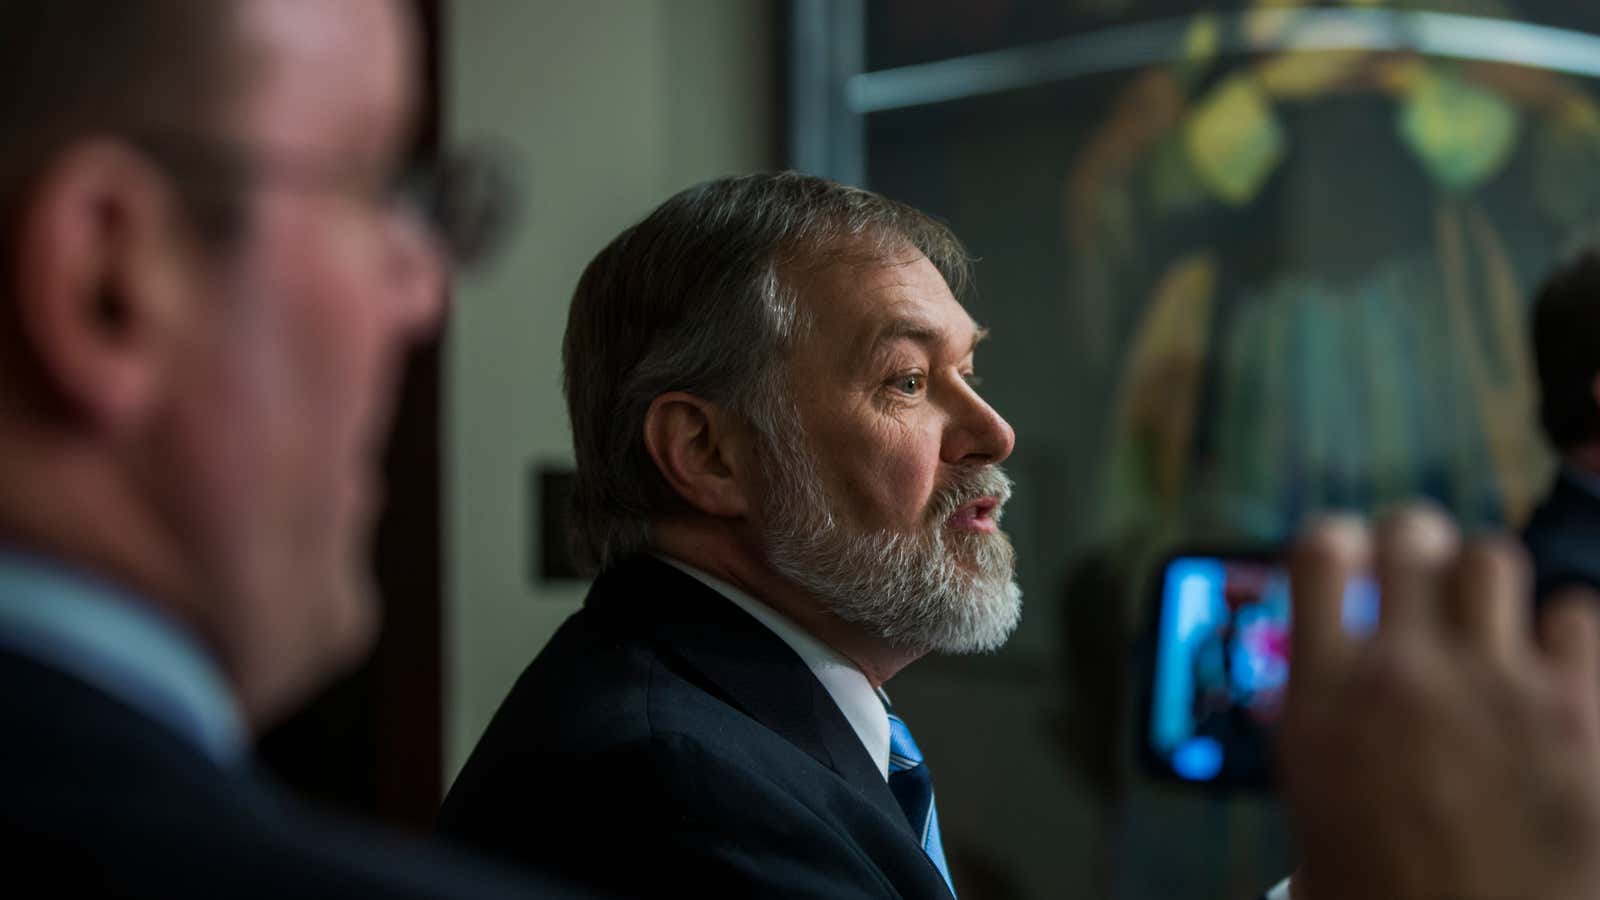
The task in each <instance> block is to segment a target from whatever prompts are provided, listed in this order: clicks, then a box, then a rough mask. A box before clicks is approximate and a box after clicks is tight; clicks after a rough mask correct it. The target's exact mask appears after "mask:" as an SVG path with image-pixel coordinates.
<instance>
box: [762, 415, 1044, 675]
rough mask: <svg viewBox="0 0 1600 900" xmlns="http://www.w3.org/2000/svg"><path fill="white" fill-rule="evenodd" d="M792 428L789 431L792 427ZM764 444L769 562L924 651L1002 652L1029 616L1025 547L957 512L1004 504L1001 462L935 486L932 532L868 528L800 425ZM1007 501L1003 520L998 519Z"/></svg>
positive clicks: (844, 611)
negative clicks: (825, 473) (833, 491)
mask: <svg viewBox="0 0 1600 900" xmlns="http://www.w3.org/2000/svg"><path fill="white" fill-rule="evenodd" d="M784 430H786V431H787V430H790V429H788V428H786V429H784ZM793 430H794V431H795V432H796V433H795V434H788V435H784V434H780V435H778V436H777V438H776V439H775V440H773V441H771V442H768V443H767V445H766V446H764V447H763V448H762V449H763V453H762V456H763V462H764V464H765V468H766V496H765V498H764V505H763V510H762V513H763V535H762V537H763V542H764V544H765V548H766V553H767V561H768V563H769V564H770V565H771V566H772V567H773V568H774V569H775V570H777V572H778V573H779V574H780V575H782V576H783V577H785V578H787V579H788V580H790V581H791V582H793V583H795V584H797V585H799V586H801V587H803V588H805V589H806V590H807V591H808V592H810V593H811V594H813V595H815V596H816V597H818V598H819V599H820V600H821V601H822V602H823V603H824V604H825V605H826V607H827V608H828V609H829V610H831V611H832V612H833V613H834V614H835V615H837V616H838V617H839V618H841V619H843V620H845V621H846V622H850V623H853V624H855V625H859V626H861V627H863V628H865V629H867V630H868V631H869V632H870V633H871V634H873V635H875V636H877V637H879V638H882V639H883V640H885V641H888V642H889V643H890V644H892V645H893V646H896V647H900V648H904V649H908V650H912V651H915V652H919V653H927V652H942V653H983V652H988V651H992V650H997V649H999V648H1000V647H1001V646H1002V645H1003V644H1005V642H1006V639H1007V638H1009V637H1010V636H1011V633H1012V632H1013V631H1015V630H1016V627H1017V622H1018V621H1019V620H1020V619H1021V617H1022V589H1021V588H1020V587H1019V586H1018V585H1017V582H1016V553H1015V551H1014V550H1013V549H1012V547H1011V541H1010V539H1009V538H1007V537H1006V536H1005V534H1004V533H1003V532H999V531H996V532H994V533H992V534H987V533H980V532H970V531H955V530H953V529H951V528H949V527H948V526H947V525H946V524H945V523H946V520H947V519H949V518H950V516H951V515H953V514H954V513H955V512H956V510H958V509H960V508H961V507H963V506H965V505H966V504H968V503H971V502H972V501H974V500H977V499H980V498H984V497H994V498H996V499H997V500H999V501H1000V502H1001V504H1002V505H1003V504H1004V503H1005V501H1006V500H1008V499H1009V498H1010V497H1011V479H1010V478H1008V477H1006V474H1005V473H1004V472H1003V471H1001V470H1000V468H999V467H998V466H984V467H981V468H964V469H961V470H960V471H959V472H958V474H957V476H956V477H955V478H953V479H951V481H950V483H949V484H947V485H945V486H943V487H941V488H940V489H939V490H937V491H936V492H935V493H934V496H933V499H932V501H931V503H930V504H929V505H930V515H929V517H928V521H927V524H926V525H925V526H924V528H923V530H920V531H916V532H899V531H890V530H887V529H882V530H862V529H857V528H853V527H851V526H850V525H848V524H845V523H844V521H843V520H842V517H840V516H838V515H835V514H834V509H835V505H834V503H833V501H832V500H831V498H829V496H828V494H827V490H826V488H825V486H824V485H823V483H822V478H821V474H820V472H819V470H818V466H817V463H816V459H815V457H814V456H813V455H812V454H811V453H810V452H809V450H808V448H807V447H806V446H805V442H804V439H803V436H802V435H801V434H799V433H798V432H799V429H798V428H794V429H793ZM999 515H1000V507H996V508H995V511H994V517H995V519H996V520H997V521H998V519H999Z"/></svg>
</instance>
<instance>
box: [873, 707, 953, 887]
mask: <svg viewBox="0 0 1600 900" xmlns="http://www.w3.org/2000/svg"><path fill="white" fill-rule="evenodd" d="M878 698H879V699H881V700H882V701H883V707H884V709H885V710H887V711H888V713H889V790H890V792H891V793H893V794H894V799H895V800H897V801H899V803H900V808H901V809H902V810H905V814H906V818H907V819H908V820H910V822H911V830H912V831H914V832H916V834H917V836H918V838H920V839H921V841H922V849H923V850H924V851H925V852H926V853H927V854H928V858H929V859H930V860H933V864H934V866H935V867H937V868H938V869H939V874H940V875H943V876H944V883H945V884H947V885H949V886H950V893H951V894H952V895H954V894H955V892H956V886H955V884H954V883H953V882H951V881H950V866H949V864H948V863H946V862H945V859H944V841H943V840H942V839H941V838H940V837H939V811H938V809H936V808H935V807H934V805H933V773H931V772H929V771H928V764H927V763H925V762H923V761H922V751H921V750H920V749H918V748H917V742H916V740H915V739H914V738H912V737H911V729H909V728H907V727H906V723H905V722H904V721H902V720H901V719H900V717H899V716H897V715H895V714H894V707H893V706H890V705H889V698H888V696H887V695H885V694H884V693H883V691H881V690H880V691H879V692H878Z"/></svg>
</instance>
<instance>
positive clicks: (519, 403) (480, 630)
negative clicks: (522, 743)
mask: <svg viewBox="0 0 1600 900" xmlns="http://www.w3.org/2000/svg"><path fill="white" fill-rule="evenodd" d="M772 28H773V13H772V9H771V5H770V4H768V3H766V2H761V0H569V2H554V0H545V2H541V0H450V2H448V3H447V8H446V11H445V25H444V30H445V36H444V37H445V45H444V46H445V58H444V85H443V90H444V94H445V114H446V134H447V136H448V139H449V140H482V139H487V140H491V141H493V142H494V143H497V144H502V145H504V146H506V147H507V148H508V149H509V150H510V151H512V153H513V154H514V155H515V157H516V158H517V159H518V161H519V162H520V163H521V164H522V169H523V172H524V175H525V177H526V179H527V183H528V197H529V200H530V208H529V210H528V211H527V213H526V215H525V218H524V220H523V225H522V228H521V229H520V231H519V232H518V233H517V235H516V238H515V240H514V242H513V244H512V246H511V247H510V249H509V251H508V252H507V254H506V256H505V258H504V259H503V260H502V261H501V262H500V263H499V264H498V265H497V266H496V267H495V268H494V269H493V270H492V271H490V272H488V273H486V274H485V275H484V276H483V277H481V278H479V279H476V280H473V281H469V282H467V283H465V284H463V285H461V286H460V287H459V289H458V290H457V293H456V298H455V300H456V306H455V310H454V312H453V315H452V321H451V326H450V333H449V337H448V342H447V350H446V363H445V380H446V389H445V390H446V394H445V397H446V411H445V416H444V429H445V435H444V447H445V454H446V462H445V474H444V479H445V491H446V499H445V509H446V517H447V518H446V522H445V564H446V580H445V628H446V633H445V634H444V636H443V640H444V653H445V688H444V697H445V734H444V739H445V766H446V772H445V776H446V779H447V780H449V779H453V778H454V776H455V773H456V771H457V770H458V769H459V768H460V765H461V763H462V762H463V761H464V760H465V758H466V754H467V753H468V752H469V751H470V750H471V748H472V745H473V744H474V743H475V742H476V741H477V739H478V736H479V735H480V734H481V733H482V731H483V728H484V726H485V725H486V724H487V723H488V720H489V717H490V716H491V715H493V713H494V710H495V708H496V706H498V705H499V703H500V700H501V698H502V697H504V695H505V692H506V690H507V689H508V688H509V687H510V686H511V683H512V682H513V681H514V680H515V678H516V676H517V675H518V673H520V672H521V671H522V668H523V667H524V666H525V665H526V664H527V662H528V660H529V659H531V658H532V657H533V655H534V654H535V653H536V652H537V651H538V649H539V648H540V647H541V646H542V645H543V644H544V642H545V641H546V640H547V639H548V638H549V636H550V634H551V632H552V631H554V629H555V628H556V626H557V625H559V624H560V622H561V621H562V620H563V619H564V618H566V616H567V615H569V614H570V613H571V612H572V611H573V610H575V609H576V608H577V605H578V603H579V602H580V601H581V599H582V595H583V587H582V586H581V585H578V586H567V587H548V586H544V585H539V584H535V583H533V582H532V581H531V580H530V577H529V575H528V572H529V570H530V562H529V555H530V549H529V548H531V547H534V546H537V544H536V539H537V538H538V535H535V534H530V531H529V530H530V528H532V527H535V525H534V524H533V522H532V516H531V515H530V511H529V509H528V505H529V502H530V498H529V489H528V486H527V473H528V469H529V467H530V465H532V464H533V463H535V462H563V461H570V459H571V453H572V451H571V439H570V435H569V433H568V429H567V423H566V415H565V412H564V411H563V406H562V402H561V390H560V346H561V331H562V327H563V325H564V323H565V319H566V306H567V300H568V298H569V296H570V294H571V290H572V287H573V285H574V284H575V283H576V281H577V279H578V275H579V273H580V272H581V271H582V269H583V266H584V264H585V263H587V262H588V260H589V258H590V257H591V256H593V255H594V253H595V252H596V251H598V250H599V249H600V248H601V247H602V246H603V245H604V244H605V243H606V242H607V241H608V240H610V239H611V238H612V237H613V236H614V235H616V233H617V232H618V231H620V230H621V229H622V228H624V227H625V226H627V225H628V224H629V223H631V222H633V221H635V220H637V219H638V218H640V217H641V216H642V215H644V214H645V213H646V212H648V211H649V209H650V208H651V207H653V206H654V205H655V204H656V203H658V202H660V201H661V200H663V199H665V198H666V196H668V195H669V194H670V193H672V192H673V191H676V190H678V189H679V188H682V187H685V186H687V185H689V184H692V183H694V182H696V181H700V180H702V179H705V178H709V177H712V176H715V175H721V174H726V173H730V172H741V171H749V170H754V169H763V168H771V167H772V166H773V165H774V164H775V162H776V158H775V148H774V146H773V135H774V134H775V130H776V129H775V124H774V120H773V115H774V109H775V102H774V98H775V96H776V86H775V83H774V73H775V67H774V63H773V60H772V52H771V51H772V47H773V40H772Z"/></svg>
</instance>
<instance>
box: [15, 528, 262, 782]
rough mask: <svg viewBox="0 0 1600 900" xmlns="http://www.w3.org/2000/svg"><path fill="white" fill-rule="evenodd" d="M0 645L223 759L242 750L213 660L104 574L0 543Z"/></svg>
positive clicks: (237, 720)
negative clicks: (97, 576) (0, 546)
mask: <svg viewBox="0 0 1600 900" xmlns="http://www.w3.org/2000/svg"><path fill="white" fill-rule="evenodd" d="M0 649H5V650H8V651H10V652H12V653H16V654H19V655H22V656H26V657H28V658H30V659H32V660H34V661H35V662H39V663H43V664H45V665H47V666H50V667H51V668H54V669H57V670H59V671H62V672H65V673H66V674H68V675H71V676H73V677H75V678H77V679H79V680H80V681H83V682H85V683H87V684H89V685H90V686H92V687H94V688H96V689H98V690H100V691H101V692H103V693H105V694H109V695H110V696H112V697H113V698H115V699H117V700H119V701H121V702H122V703H125V704H127V705H128V706H131V707H133V708H134V709H137V710H138V711H140V712H141V713H143V714H145V715H147V716H149V717H151V718H153V719H155V720H157V721H159V722H161V723H163V724H165V725H166V726H167V727H169V728H171V729H173V730H174V731H177V732H178V733H179V734H181V735H183V736H185V737H187V738H188V739H189V740H190V741H192V742H194V743H195V744H196V745H197V746H199V747H200V749H201V750H202V751H203V752H205V753H206V754H207V755H208V756H210V757H211V758H212V759H213V760H215V761H216V762H217V763H219V764H221V765H224V766H231V765H233V764H236V763H238V762H241V761H242V760H243V759H244V757H245V755H246V737H245V734H246V732H245V727H244V720H243V717H242V715H241V714H240V712H239V708H238V705H237V703H236V701H235V700H234V697H233V694H232V692H231V691H230V690H229V689H228V685H227V682H226V681H225V680H224V679H223V677H222V673H221V672H220V671H219V670H218V668H217V666H216V663H215V661H214V660H213V659H212V658H211V657H210V655H209V654H208V653H207V652H206V651H205V650H203V649H202V648H201V647H200V646H199V645H198V644H197V643H196V642H195V641H194V639H193V638H192V637H190V636H189V635H188V634H187V633H186V632H185V630H184V629H183V627H182V626H180V625H179V624H178V623H177V622H175V621H173V620H172V619H171V618H169V617H168V616H167V615H165V614H164V613H162V612H161V611H160V610H159V609H157V608H156V607H154V606H151V605H150V604H149V603H147V602H145V601H144V600H142V599H140V598H139V597H136V596H134V595H132V594H130V593H127V592H125V591H123V590H121V589H119V588H117V587H115V586H113V585H111V584H109V583H107V582H103V581H99V580H97V579H95V578H93V577H91V576H88V575H86V574H84V573H82V572H79V571H75V570H72V569H69V568H67V567H65V566H62V565H59V564H56V563H52V562H48V561H46V560H43V559H39V558H36V557H31V556H24V555H21V554H18V553H15V552H8V551H4V550H0Z"/></svg>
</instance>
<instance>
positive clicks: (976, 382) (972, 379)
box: [961, 372, 983, 389]
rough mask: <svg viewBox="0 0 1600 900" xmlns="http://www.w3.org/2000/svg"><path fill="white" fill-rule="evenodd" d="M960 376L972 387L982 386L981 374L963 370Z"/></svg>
mask: <svg viewBox="0 0 1600 900" xmlns="http://www.w3.org/2000/svg"><path fill="white" fill-rule="evenodd" d="M961 377H962V378H963V379H964V380H965V381H966V382H967V386H968V387H971V388H973V389H977V388H980V387H983V376H982V375H979V374H978V373H976V372H963V373H961Z"/></svg>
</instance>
